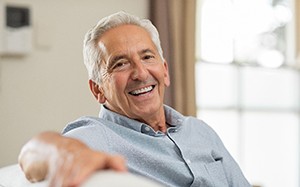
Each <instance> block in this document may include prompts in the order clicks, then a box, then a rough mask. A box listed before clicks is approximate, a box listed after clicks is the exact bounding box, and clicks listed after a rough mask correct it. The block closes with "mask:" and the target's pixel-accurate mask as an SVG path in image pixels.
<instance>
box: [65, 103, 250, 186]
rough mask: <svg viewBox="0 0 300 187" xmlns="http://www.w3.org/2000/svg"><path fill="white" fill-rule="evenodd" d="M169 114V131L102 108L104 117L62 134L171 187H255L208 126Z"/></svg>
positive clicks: (81, 120)
mask: <svg viewBox="0 0 300 187" xmlns="http://www.w3.org/2000/svg"><path fill="white" fill-rule="evenodd" d="M164 110H165V116H166V120H167V124H168V125H169V128H168V129H167V133H162V132H160V131H154V130H153V129H152V128H151V127H150V126H149V125H147V124H144V123H142V122H139V121H136V120H133V119H130V118H127V117H125V116H122V115H119V114H117V113H114V112H112V111H110V110H108V109H106V108H105V107H102V108H101V111H100V114H99V118H95V117H82V118H79V119H78V120H76V121H74V122H73V123H70V124H69V125H67V127H66V128H65V129H64V131H63V134H64V135H65V136H69V137H73V138H77V139H80V140H81V141H83V142H84V143H86V144H87V145H88V146H90V147H91V148H92V149H95V150H98V151H104V152H108V153H111V154H121V155H123V156H124V157H125V158H126V160H127V164H128V169H129V171H130V172H132V173H135V174H139V175H143V176H146V177H148V178H151V179H153V180H156V181H158V182H160V183H162V184H164V185H166V186H177V187H187V186H191V187H196V186H197V187H200V186H201V187H213V186H214V187H223V186H224V187H227V186H234V187H248V186H250V184H249V183H248V181H247V180H246V179H245V177H244V175H243V173H242V171H241V169H240V168H239V166H238V165H237V163H236V162H235V161H234V159H233V158H232V156H231V155H230V154H229V153H228V151H227V150H226V148H225V147H224V145H223V143H222V141H221V140H220V138H219V137H218V135H217V134H216V133H215V132H214V131H213V130H212V129H211V128H210V127H209V126H208V125H206V124H205V123H204V122H203V121H201V120H199V119H197V118H194V117H186V116H183V115H181V114H180V113H178V112H177V111H175V110H174V109H172V108H170V107H168V106H164Z"/></svg>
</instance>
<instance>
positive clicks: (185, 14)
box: [149, 0, 196, 116]
mask: <svg viewBox="0 0 300 187" xmlns="http://www.w3.org/2000/svg"><path fill="white" fill-rule="evenodd" d="M149 2H150V19H151V21H152V22H153V24H154V25H155V26H156V27H157V29H158V32H159V33H160V39H161V42H162V48H163V50H164V57H165V59H166V60H167V62H168V65H169V74H170V79H171V85H170V87H169V88H167V90H166V94H165V103H166V104H168V105H170V106H172V107H174V108H175V109H176V110H178V111H179V112H181V113H183V114H185V115H193V116H195V115H196V99H195V70H194V69H195V17H196V0H150V1H149Z"/></svg>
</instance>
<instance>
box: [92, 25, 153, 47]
mask: <svg viewBox="0 0 300 187" xmlns="http://www.w3.org/2000/svg"><path fill="white" fill-rule="evenodd" d="M98 46H99V48H100V49H101V50H102V51H103V52H106V53H126V52H129V51H130V50H133V51H135V52H144V51H146V50H148V51H154V50H155V49H156V47H155V45H154V43H153V41H152V39H151V36H150V34H149V33H148V32H147V31H146V30H145V29H144V28H142V27H140V26H136V25H121V26H118V27H115V28H112V29H110V30H108V31H106V32H105V33H104V34H103V36H102V37H101V38H100V39H99V41H98Z"/></svg>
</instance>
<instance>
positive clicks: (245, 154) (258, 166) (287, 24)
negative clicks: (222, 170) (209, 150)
mask: <svg viewBox="0 0 300 187" xmlns="http://www.w3.org/2000/svg"><path fill="white" fill-rule="evenodd" d="M293 3H294V2H293V1H292V0H201V1H200V0H198V4H197V31H196V33H197V36H196V38H197V44H196V59H197V62H196V68H195V71H196V99H197V110H198V111H197V115H198V117H199V118H201V119H203V120H204V121H206V122H207V123H208V124H209V125H210V126H212V127H213V128H214V129H215V130H216V131H217V133H218V134H219V135H220V137H221V139H222V140H223V142H224V144H225V146H226V147H227V148H228V150H229V151H230V152H231V154H232V155H233V157H234V158H235V159H236V160H237V161H238V163H239V165H240V166H241V168H242V170H243V172H244V174H245V175H246V177H247V178H248V180H249V181H250V182H251V183H252V184H253V185H260V186H263V187H281V186H289V187H299V185H300V184H299V181H298V180H299V179H298V176H299V170H300V167H299V166H300V164H299V156H300V155H299V147H300V140H299V135H300V128H299V125H300V120H299V119H300V110H299V104H300V74H299V70H298V69H297V68H296V65H297V64H296V60H295V59H296V58H295V43H294V41H295V38H294V34H295V31H294V25H293V22H294V16H293V12H294V6H293Z"/></svg>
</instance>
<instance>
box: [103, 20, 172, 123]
mask: <svg viewBox="0 0 300 187" xmlns="http://www.w3.org/2000/svg"><path fill="white" fill-rule="evenodd" d="M98 44H99V46H101V47H102V48H104V49H105V53H106V54H105V60H104V62H102V69H103V71H102V72H101V73H102V78H103V79H102V80H103V81H102V84H101V88H100V90H101V89H102V91H101V92H102V94H100V95H101V96H100V99H99V101H100V102H101V103H104V104H105V106H107V107H108V108H109V109H111V110H113V111H115V112H117V113H119V114H122V115H125V116H127V117H129V118H132V119H137V120H141V121H143V119H145V118H147V117H148V118H149V117H150V116H153V115H157V114H160V115H161V112H162V111H163V96H164V90H165V86H169V84H170V81H169V74H168V67H167V64H166V62H163V59H161V57H160V55H159V53H158V51H157V49H156V47H155V45H154V43H153V42H152V40H151V38H150V35H149V33H148V32H147V31H145V30H144V29H143V28H141V27H139V26H135V25H122V26H118V27H116V28H113V29H111V30H109V31H107V32H106V33H104V35H103V36H102V37H101V38H100V40H99V43H98Z"/></svg>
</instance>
